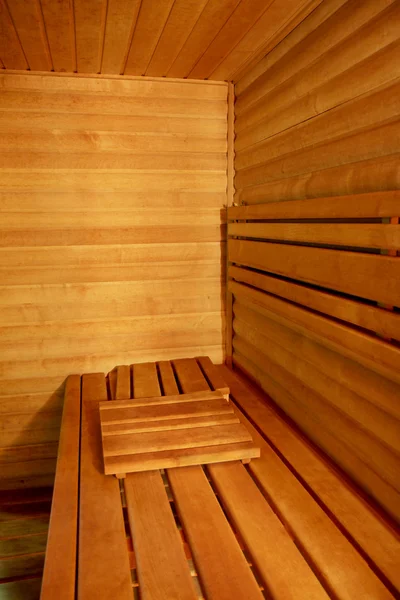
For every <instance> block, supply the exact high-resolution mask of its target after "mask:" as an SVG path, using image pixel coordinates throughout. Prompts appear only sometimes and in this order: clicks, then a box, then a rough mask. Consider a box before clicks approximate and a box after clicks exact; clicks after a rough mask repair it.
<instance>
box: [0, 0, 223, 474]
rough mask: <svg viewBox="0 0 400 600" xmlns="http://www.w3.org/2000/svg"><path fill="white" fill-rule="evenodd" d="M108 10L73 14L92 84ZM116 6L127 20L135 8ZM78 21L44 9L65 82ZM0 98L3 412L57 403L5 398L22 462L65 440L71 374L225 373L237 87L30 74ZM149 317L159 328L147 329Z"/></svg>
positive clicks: (10, 78)
mask: <svg viewBox="0 0 400 600" xmlns="http://www.w3.org/2000/svg"><path fill="white" fill-rule="evenodd" d="M106 4H107V3H105V2H98V3H97V4H96V5H95V6H93V7H92V8H93V10H92V13H93V14H92V13H90V14H89V13H87V15H86V12H87V7H86V4H85V2H80V3H76V6H75V9H76V11H75V16H76V19H77V20H79V19H81V18H83V17H84V19H86V20H87V19H89V20H90V23H89V26H88V28H87V29H85V28H84V31H82V29H80V27H79V25H78V26H77V29H76V33H77V50H78V58H79V56H80V60H81V63H82V60H84V61H86V63H85V64H86V65H87V68H88V69H90V68H91V67H90V64H89V63H92V62H93V61H95V62H96V64H97V62H98V60H99V56H100V55H99V44H100V41H99V40H100V39H102V34H101V28H102V27H103V25H102V24H101V22H100V21H101V18H102V17H101V14H102V11H103V9H104V7H105V6H106ZM108 4H109V7H108V8H109V11H108V17H109V18H110V19H114V20H115V19H116V20H118V11H119V9H121V10H122V5H121V6H120V7H117V6H116V5H114V4H113V3H111V2H110V3H108ZM128 4H129V5H130V6H131V8H132V6H133V4H132V3H126V5H125V9H124V10H125V13H124V14H126V11H127V10H128ZM34 5H35V6H36V4H34V3H33V2H32V3H29V6H30V7H31V8H32V6H34ZM2 6H3V5H2ZM4 6H5V5H4ZM18 7H19V8H18ZM85 7H86V8H85ZM17 8H18V10H19V11H20V8H21V4H20V3H15V10H17ZM85 11H86V12H85ZM20 13H21V11H20V12H19V14H20ZM68 15H69V13H68V10H67V7H66V6H65V3H52V4H51V6H50V4H49V3H47V2H43V16H44V21H45V23H46V19H50V21H51V22H52V23H53V24H54V26H56V25H57V28H58V29H57V40H58V44H59V46H57V44H56V46H57V48H58V50H57V52H58V55H57V56H58V59H57V63H56V64H55V68H56V69H58V70H62V69H66V70H69V69H70V67H69V66H68V64H71V63H72V62H73V60H74V58H73V54H70V55H69V56H67V55H64V54H63V59H62V58H61V57H60V53H63V52H64V51H63V50H62V48H61V46H63V45H64V46H65V44H66V43H67V42H66V39H67V41H68V36H69V35H70V29H69V28H70V26H71V27H72V25H71V22H70V15H69V16H68ZM85 15H86V16H85ZM22 17H23V15H22V13H21V18H22ZM28 22H29V19H27V20H26V23H28ZM120 26H121V27H122V28H124V27H125V25H124V24H121V23H120ZM110 27H112V25H110ZM49 29H50V30H51V31H52V29H51V27H49ZM125 34H126V29H125ZM125 34H124V35H125ZM85 36H88V37H87V38H86V37H85ZM107 36H108V34H107V28H106V37H105V47H104V57H103V58H104V60H105V61H109V62H110V63H111V62H112V61H114V59H115V56H117V54H118V52H117V48H116V55H115V56H114V58H113V57H112V56H111V54H110V52H111V50H110V40H109V39H108V37H107ZM122 37H123V32H121V38H122ZM107 40H108V41H107ZM49 43H50V46H51V47H53V48H54V36H53V37H51V35H50V37H49ZM68 43H69V42H68ZM82 46H85V52H86V54H85V56H86V58H85V56H83V55H82V53H81V51H80V48H82ZM16 56H17V54H16ZM78 62H79V61H78ZM67 63H68V64H67ZM114 64H115V62H114ZM85 68H86V67H85ZM0 86H1V88H2V93H1V95H0V96H1V98H2V109H1V110H0V121H1V125H0V129H1V132H2V135H1V136H0V137H1V138H2V142H0V145H1V147H2V149H1V150H0V152H2V157H1V159H0V160H1V168H2V169H3V168H5V169H6V170H7V174H6V173H5V171H2V176H1V183H0V197H1V199H0V213H1V222H2V226H0V229H1V231H0V238H1V240H2V243H1V248H0V256H1V258H0V264H1V266H0V270H1V275H0V278H1V286H0V288H1V289H0V294H2V295H3V299H4V300H5V303H6V304H7V307H6V306H4V310H5V312H4V314H3V313H2V320H1V325H0V327H1V335H0V337H1V339H2V343H3V342H4V343H5V346H4V347H3V348H2V350H1V352H0V353H1V355H2V360H1V362H2V364H1V367H0V381H1V383H0V394H1V395H0V398H2V397H3V395H5V396H11V397H14V396H16V395H17V396H18V394H20V393H21V390H23V392H22V395H23V394H36V393H40V392H43V391H44V390H43V389H42V383H43V382H41V381H40V378H41V377H43V378H45V379H46V378H50V379H48V380H47V381H48V383H47V384H44V385H45V387H46V389H45V391H46V392H49V394H48V396H47V398H46V395H45V394H44V393H42V395H41V396H40V397H36V400H35V402H30V400H29V398H26V401H27V402H26V404H25V405H22V400H23V398H21V399H20V400H18V408H16V406H15V407H14V410H12V408H13V407H12V405H11V398H10V399H9V400H7V398H5V399H4V401H5V403H4V404H3V405H2V406H3V412H5V410H6V407H7V406H8V407H11V410H10V412H12V413H15V414H16V415H18V414H19V415H24V416H23V418H22V416H16V417H15V418H14V417H13V421H12V422H11V421H9V422H8V426H7V432H6V433H5V438H4V441H3V440H2V441H1V443H0V445H1V446H2V447H8V448H10V447H12V446H13V445H14V444H15V446H18V447H21V446H22V445H23V444H24V440H26V442H25V443H26V444H27V445H29V446H30V445H32V444H40V443H41V441H42V440H43V442H48V441H54V440H55V439H57V438H56V430H57V427H58V426H59V423H58V422H57V418H58V419H59V415H60V406H58V407H57V408H54V405H53V408H50V406H51V397H52V393H53V392H54V391H55V390H56V389H57V387H58V385H60V384H61V383H62V382H63V380H64V379H65V377H66V376H67V375H68V374H69V373H73V372H77V373H82V372H95V371H98V370H103V371H107V372H108V371H109V370H110V369H112V368H113V367H114V366H115V365H117V364H124V362H130V361H133V360H134V361H136V362H145V361H147V360H163V359H164V358H170V357H171V356H176V357H180V356H185V355H189V356H190V355H198V354H210V355H211V356H212V358H213V359H214V360H216V361H217V362H218V361H219V362H220V361H222V357H223V336H222V325H223V296H222V295H221V281H223V279H222V278H223V276H224V275H223V272H222V266H221V265H222V264H223V262H222V261H224V259H225V253H224V251H223V249H222V240H223V237H224V231H223V222H224V221H225V214H224V212H223V206H224V205H225V204H226V187H227V175H226V148H227V140H226V137H227V122H226V120H227V86H226V84H221V83H205V82H201V83H188V82H184V81H175V80H171V81H168V82H167V81H165V80H154V79H147V80H142V79H126V80H121V79H118V78H106V77H100V78H96V77H93V78H91V77H68V76H62V75H49V76H42V75H41V76H39V75H36V76H34V75H23V74H14V75H11V74H6V75H2V76H1V80H0ZM3 92H4V93H3ZM165 102H167V104H164V103H165ZM113 104H115V110H114V109H111V108H110V107H112V106H113ZM146 105H147V107H148V108H146ZM150 106H151V107H152V108H151V111H148V109H150ZM157 106H158V107H159V108H158V109H157V108H156V107H157ZM163 106H164V109H167V112H166V111H165V110H164V109H163ZM23 107H25V108H23ZM11 109H12V110H14V109H15V111H16V112H13V115H14V116H13V117H12V118H11V119H10V114H11V113H10V110H11ZM21 109H22V110H21ZM154 109H155V111H154ZM20 110H21V113H20V112H19V111H20ZM160 111H161V112H162V115H161V114H159V116H158V117H157V116H156V114H157V112H158V113H160ZM193 111H194V113H195V116H193V117H190V116H189V115H190V114H194V113H193ZM145 112H148V115H147V116H146V115H145V114H144V113H145ZM150 113H151V114H150ZM17 114H18V116H17ZM22 114H24V115H25V117H24V116H22ZM167 115H170V116H167ZM200 115H203V116H200ZM19 116H21V117H22V120H23V121H24V124H23V126H22V127H20V126H21V125H22V122H21V121H20V120H19ZM126 119H128V121H131V123H130V124H129V122H128V121H126ZM132 119H133V121H132ZM134 123H136V125H135V124H134ZM93 126H94V127H95V128H93ZM132 127H133V130H132ZM3 135H4V137H3ZM204 168H205V170H204ZM21 169H23V170H25V169H26V174H27V175H26V177H25V176H21V173H22V171H21ZM3 175H4V178H3ZM107 182H108V183H107ZM121 187H122V191H121ZM22 188H24V189H22ZM118 189H119V190H120V191H118ZM107 190H108V191H107ZM92 284H94V285H95V286H97V285H99V286H100V287H96V289H95V288H92ZM143 284H144V285H145V287H146V286H147V292H145V291H144V288H143V287H142V286H143ZM181 284H182V285H181ZM88 286H89V287H88ZM206 289H207V293H204V292H205V290H206ZM171 293H172V295H173V296H174V299H172V296H171V297H170V299H168V298H167V297H166V295H167V296H168V295H170V294H171ZM71 294H72V296H71ZM99 304H101V305H102V307H101V306H99ZM138 311H139V313H140V314H141V315H142V317H146V315H147V317H148V318H145V321H146V322H145V321H141V320H140V318H139V320H138V321H136V325H137V327H136V326H135V325H134V321H135V319H136V317H138V316H139V313H138ZM134 313H136V316H134ZM189 314H191V315H192V316H189ZM112 315H113V316H112ZM123 316H125V317H127V319H128V321H129V320H130V319H131V317H132V316H133V320H132V321H130V324H128V321H126V320H123V321H121V322H120V321H119V319H120V318H122V317H123ZM3 317H4V318H3ZM109 317H111V320H109ZM159 319H160V320H159ZM111 321H113V322H114V325H112V324H111ZM62 323H63V324H64V326H65V328H63V325H62ZM58 326H61V329H62V331H61V330H58V331H56V330H57V327H58ZM115 327H116V328H117V329H116V328H115ZM87 328H89V329H87ZM28 330H29V332H30V333H28ZM85 330H86V332H87V334H88V335H84V338H85V339H83V338H82V337H81V335H80V334H83V332H84V331H85ZM117 330H118V331H117ZM168 331H169V333H168ZM79 332H80V333H79ZM152 332H153V333H152ZM115 336H117V337H118V338H119V339H118V340H117V339H116V338H115ZM149 336H150V337H149ZM145 338H146V339H145ZM140 339H141V341H140ZM44 340H46V342H45V341H44ZM14 344H15V345H14ZM173 346H175V349H172V347H173ZM189 347H190V348H191V349H192V350H188V348H189ZM212 347H214V349H213V348H212ZM3 351H4V353H3ZM140 352H142V355H141V356H139V354H140ZM105 355H107V356H108V359H105V360H104V358H105ZM129 355H130V357H129ZM128 357H129V358H128ZM98 359H99V360H100V362H97V360H98ZM22 363H23V367H21V364H22ZM96 363H97V364H96ZM50 371H52V374H50ZM53 377H55V379H54V380H53V381H54V382H55V381H56V380H57V377H58V378H59V379H58V381H57V383H54V387H53V388H51V385H52V384H50V383H49V382H50V380H51V379H52V378H53ZM12 380H14V382H15V387H13V385H12ZM0 403H1V401H0ZM53 409H54V410H53ZM42 410H43V411H44V414H43V415H41V414H40V413H41V411H42ZM57 411H58V417H57V414H54V415H53V416H54V419H53V420H51V419H50V417H49V418H48V419H47V417H46V415H48V413H50V412H54V413H57ZM46 419H47V420H46ZM24 435H25V438H24ZM40 435H42V440H41V439H40ZM49 458H50V457H49ZM52 458H53V457H52ZM38 460H39V459H38ZM20 462H23V461H20ZM39 464H40V463H39V462H38V463H37V467H38V468H39ZM49 464H50V463H49ZM16 475H17V472H16ZM0 479H1V476H0Z"/></svg>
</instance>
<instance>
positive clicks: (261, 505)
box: [207, 462, 328, 600]
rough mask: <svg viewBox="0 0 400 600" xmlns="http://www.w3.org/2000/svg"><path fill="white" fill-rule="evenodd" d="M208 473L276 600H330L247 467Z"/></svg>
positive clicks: (231, 466) (232, 465)
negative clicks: (326, 599)
mask: <svg viewBox="0 0 400 600" xmlns="http://www.w3.org/2000/svg"><path fill="white" fill-rule="evenodd" d="M207 469H208V472H209V473H210V475H211V479H212V482H213V484H214V486H215V488H216V490H217V492H218V495H219V497H220V498H221V501H222V504H223V506H224V508H225V510H227V512H228V514H229V516H230V518H231V519H232V520H233V524H234V527H235V528H236V529H237V531H238V532H239V533H240V536H241V538H242V539H243V542H244V544H245V545H246V548H247V550H248V552H249V553H250V556H251V559H252V560H253V561H254V564H255V565H256V567H257V570H258V572H259V573H260V574H261V577H262V581H263V584H264V586H265V587H266V589H268V591H269V593H270V594H271V595H272V597H273V598H276V599H277V600H280V599H285V600H286V599H288V598H293V599H295V598H298V599H299V600H303V599H304V598H328V595H327V593H326V592H325V591H324V589H323V587H322V586H321V583H320V582H319V581H318V579H317V577H316V576H315V574H314V573H313V571H312V570H311V568H310V566H309V565H308V564H307V562H306V561H305V559H304V557H303V556H302V554H301V553H300V551H299V549H298V548H297V547H296V545H295V544H294V542H293V540H292V539H291V537H290V536H289V534H288V532H287V531H286V530H285V528H284V526H283V525H282V523H281V522H280V520H279V519H278V517H277V516H276V515H275V513H274V512H273V510H272V508H271V507H270V506H269V504H268V503H267V501H266V500H265V498H264V496H263V495H262V493H261V492H260V490H259V489H258V487H257V485H256V484H255V482H254V481H253V480H252V478H251V477H250V475H249V473H248V472H247V471H246V469H245V467H244V466H243V465H241V464H240V463H235V462H232V463H229V464H227V465H218V464H216V465H209V466H208V468H207Z"/></svg>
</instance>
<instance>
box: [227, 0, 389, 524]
mask: <svg viewBox="0 0 400 600" xmlns="http://www.w3.org/2000/svg"><path fill="white" fill-rule="evenodd" d="M399 26H400V3H399V2H396V1H392V0H382V1H380V2H376V1H375V0H366V1H365V2H358V1H357V0H354V1H352V0H348V1H347V2H346V1H344V0H327V1H326V2H323V3H322V4H321V5H320V6H319V7H318V8H317V9H316V10H314V12H313V13H312V14H311V15H310V16H309V17H308V18H307V19H305V20H304V21H303V22H302V23H301V24H300V25H299V26H298V27H297V28H296V29H295V30H294V31H293V32H292V33H291V34H290V35H289V36H288V37H286V38H285V39H284V40H283V41H282V42H281V43H280V44H279V45H278V46H277V47H276V48H275V49H274V50H272V51H271V52H270V53H269V54H267V55H266V56H265V57H264V58H263V59H262V60H261V61H260V62H259V63H258V64H257V65H256V66H254V67H253V68H252V69H251V70H249V71H248V72H247V73H246V74H245V75H244V76H243V77H242V78H241V79H240V80H239V81H237V83H236V90H235V91H236V111H235V116H236V121H235V131H236V140H235V152H236V157H235V169H236V178H235V187H236V196H235V202H236V204H238V205H241V206H238V207H237V208H232V209H230V211H229V219H230V221H231V223H230V225H229V227H228V233H229V238H230V239H229V242H228V258H229V261H230V268H229V285H228V287H229V293H230V294H233V298H234V304H233V310H234V320H233V330H234V338H233V361H234V364H235V365H236V366H238V367H240V368H242V369H244V370H245V371H247V372H248V373H249V374H250V375H251V376H253V377H254V378H255V379H256V380H257V381H258V382H259V383H260V384H261V385H262V387H263V388H264V389H265V390H266V391H267V392H268V393H269V394H270V395H271V396H272V398H274V400H275V401H276V402H277V403H278V405H279V406H280V407H281V408H282V409H283V410H284V411H285V412H286V413H287V414H289V415H290V416H291V417H292V418H293V419H294V420H295V421H296V422H297V423H298V424H299V425H300V427H301V428H302V429H303V430H304V432H306V434H307V435H308V436H309V437H310V438H311V439H313V440H314V442H316V443H317V444H318V445H319V446H321V447H322V448H323V449H324V450H325V451H326V452H327V453H328V454H329V455H330V456H331V457H332V458H333V459H334V460H335V461H336V462H337V463H338V464H339V465H340V466H341V467H342V468H343V469H344V470H345V471H346V472H347V473H349V474H350V475H351V477H353V478H354V479H355V480H356V481H357V482H358V483H359V484H360V485H361V486H362V487H363V488H364V490H365V491H366V492H367V493H368V494H370V495H371V496H373V497H374V498H375V499H376V500H377V501H378V502H379V503H380V504H381V505H382V506H383V507H384V508H385V509H386V510H388V511H389V513H390V514H391V515H392V516H393V517H395V518H396V519H398V520H400V410H399V406H400V405H399V398H400V350H399V343H400V315H399V307H400V258H399V257H398V250H399V249H400V232H399V225H398V217H399V215H400V192H399V191H398V189H399V188H400V178H399V172H400V171H399V151H400V121H399V114H400V61H399V56H400V43H399V39H398V33H399ZM396 307H397V308H396Z"/></svg>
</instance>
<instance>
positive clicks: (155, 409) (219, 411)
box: [99, 372, 233, 427]
mask: <svg viewBox="0 0 400 600" xmlns="http://www.w3.org/2000/svg"><path fill="white" fill-rule="evenodd" d="M118 378H119V381H120V372H118ZM127 380H128V381H127V383H129V378H127ZM118 391H119V388H118V383H117V396H116V397H117V398H126V395H121V394H118ZM194 395H195V394H181V396H182V398H183V399H182V401H181V402H175V403H171V402H165V403H161V401H162V399H164V397H160V398H159V400H160V402H154V401H153V402H152V399H151V398H149V399H146V398H144V399H143V401H142V402H141V401H140V400H139V401H138V400H134V401H128V400H125V401H124V400H119V401H118V400H117V401H116V402H113V405H116V408H114V407H113V406H111V407H110V408H109V407H108V406H107V405H108V404H109V403H108V402H107V403H106V402H102V403H100V405H99V406H100V412H101V423H102V425H103V426H104V427H106V426H107V425H116V424H122V423H140V422H144V421H147V422H151V421H156V422H157V421H162V420H164V419H165V420H168V419H177V418H178V417H179V416H181V417H182V418H183V417H206V416H212V415H223V414H229V413H230V414H232V413H233V409H232V407H231V406H230V404H228V402H227V401H226V400H225V398H222V397H219V398H218V397H216V398H214V399H213V400H203V399H201V397H200V394H199V398H198V401H196V400H195V399H194V400H191V401H189V400H187V398H188V396H194ZM204 395H207V394H203V396H204ZM178 398H179V397H178ZM185 398H186V400H185ZM168 400H170V398H168Z"/></svg>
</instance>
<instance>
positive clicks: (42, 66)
mask: <svg viewBox="0 0 400 600" xmlns="http://www.w3.org/2000/svg"><path fill="white" fill-rule="evenodd" d="M8 8H9V10H10V14H11V18H12V20H13V23H14V26H15V28H16V31H17V33H18V37H19V40H20V42H21V44H22V47H23V50H24V54H25V57H26V59H27V61H28V64H29V68H30V69H31V70H32V71H51V70H52V66H53V65H52V61H51V56H50V51H49V45H48V41H47V35H46V29H45V25H44V22H43V15H42V10H41V6H40V3H39V2H37V1H36V0H30V1H28V2H26V0H13V1H12V2H10V3H9V4H8Z"/></svg>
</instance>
